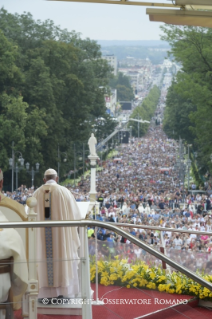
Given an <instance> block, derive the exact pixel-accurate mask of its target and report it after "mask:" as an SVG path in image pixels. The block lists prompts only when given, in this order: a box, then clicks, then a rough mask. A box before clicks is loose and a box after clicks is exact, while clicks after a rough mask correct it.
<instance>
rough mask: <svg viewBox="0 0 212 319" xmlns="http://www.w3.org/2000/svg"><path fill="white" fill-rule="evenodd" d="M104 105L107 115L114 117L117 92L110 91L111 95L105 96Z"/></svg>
mask: <svg viewBox="0 0 212 319" xmlns="http://www.w3.org/2000/svg"><path fill="white" fill-rule="evenodd" d="M105 104H106V108H107V113H108V114H110V115H111V116H115V114H116V109H117V90H116V89H115V90H114V89H111V95H110V96H109V95H105Z"/></svg>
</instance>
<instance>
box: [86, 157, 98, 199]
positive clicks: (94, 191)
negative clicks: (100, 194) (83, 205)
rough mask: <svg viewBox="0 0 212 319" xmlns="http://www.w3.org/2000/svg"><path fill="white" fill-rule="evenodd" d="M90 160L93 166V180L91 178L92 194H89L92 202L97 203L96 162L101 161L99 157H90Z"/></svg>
mask: <svg viewBox="0 0 212 319" xmlns="http://www.w3.org/2000/svg"><path fill="white" fill-rule="evenodd" d="M88 158H89V160H90V165H91V178H90V192H89V197H90V202H95V201H96V194H97V191H96V161H97V160H98V159H99V157H98V156H97V155H96V156H93V155H89V156H88Z"/></svg>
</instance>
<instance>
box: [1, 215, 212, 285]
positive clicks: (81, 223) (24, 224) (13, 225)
mask: <svg viewBox="0 0 212 319" xmlns="http://www.w3.org/2000/svg"><path fill="white" fill-rule="evenodd" d="M127 225H128V224H127ZM47 226H48V227H86V226H90V227H92V226H93V227H101V228H106V229H110V230H112V231H114V232H116V233H117V234H119V235H121V236H123V237H125V238H127V239H128V240H129V241H130V242H132V243H134V244H136V245H137V246H138V247H140V248H142V249H144V250H145V251H147V252H148V253H150V254H152V255H153V256H155V257H156V258H159V259H160V260H162V261H164V262H165V263H167V264H168V265H169V266H171V267H173V268H175V269H176V270H178V271H180V272H181V273H183V274H185V275H186V276H188V277H189V278H191V279H193V280H195V281H196V282H197V283H199V284H200V285H202V286H203V287H206V288H208V289H209V290H211V291H212V284H211V283H209V282H208V281H206V280H204V279H203V278H201V277H199V276H198V275H197V274H195V273H194V272H192V271H190V270H188V269H186V268H185V267H183V266H181V265H179V264H178V263H176V262H174V261H173V260H171V259H170V258H168V257H167V256H165V255H163V254H162V253H160V252H158V251H156V250H155V249H153V248H152V247H150V246H149V245H148V244H146V243H144V242H142V241H141V240H139V239H137V238H136V237H134V236H133V235H131V234H129V233H127V232H126V231H124V230H122V229H120V227H118V226H115V225H112V224H109V223H104V222H100V221H96V220H78V221H47V222H46V221H42V222H8V223H0V228H32V227H33V228H38V227H47ZM122 226H123V224H122ZM133 226H134V228H135V225H133ZM142 227H143V226H141V228H142ZM146 227H147V226H146ZM155 228H156V229H158V230H169V231H173V229H172V228H162V227H161V228H158V227H155ZM150 229H153V227H150ZM182 232H185V231H182ZM190 233H191V232H190ZM198 233H200V232H198ZM202 233H207V232H202ZM207 234H208V233H207Z"/></svg>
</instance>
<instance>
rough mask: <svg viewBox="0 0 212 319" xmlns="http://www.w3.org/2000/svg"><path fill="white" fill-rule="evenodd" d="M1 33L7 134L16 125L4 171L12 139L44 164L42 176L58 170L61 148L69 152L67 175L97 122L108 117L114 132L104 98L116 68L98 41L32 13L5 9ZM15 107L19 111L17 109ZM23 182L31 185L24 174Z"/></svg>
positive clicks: (0, 105) (1, 105)
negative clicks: (77, 148) (49, 169)
mask: <svg viewBox="0 0 212 319" xmlns="http://www.w3.org/2000/svg"><path fill="white" fill-rule="evenodd" d="M0 29H1V32H0V53H1V59H0V71H1V72H0V118H1V116H2V121H3V120H5V117H4V116H5V114H9V113H8V112H9V110H10V108H11V109H12V110H13V116H11V118H10V122H6V124H7V126H8V132H6V130H4V131H5V134H6V133H8V134H10V133H11V132H10V130H11V129H12V121H14V122H15V121H16V120H17V125H16V126H15V130H14V134H13V133H12V134H10V140H9V144H8V141H6V140H5V141H4V138H5V137H4V135H3V138H2V143H3V144H4V143H5V146H4V147H3V148H2V158H4V167H8V166H7V158H8V157H10V156H9V153H10V152H11V141H12V140H14V142H15V146H17V147H19V148H18V149H19V150H21V151H22V152H23V156H24V158H25V159H26V161H29V162H30V164H32V165H34V164H35V163H36V162H39V163H40V164H41V171H44V170H45V168H46V167H56V166H57V161H58V154H57V149H58V145H59V146H60V150H61V151H66V152H67V153H68V154H67V155H68V161H67V164H65V165H63V166H62V167H61V174H62V175H63V174H64V173H65V171H66V170H70V166H72V164H73V162H72V161H73V143H75V142H76V143H87V140H88V138H89V136H90V133H91V131H92V123H94V121H95V119H96V118H100V117H103V118H105V123H106V124H105V127H106V126H107V129H108V134H109V133H110V130H113V128H114V125H113V124H114V123H113V122H112V121H111V120H110V119H109V118H108V116H107V114H106V107H105V99H104V95H105V94H106V92H107V91H108V82H109V78H111V68H110V67H109V66H108V64H107V62H106V61H105V60H104V59H102V58H101V51H100V47H99V45H97V43H96V42H95V41H92V40H90V39H85V40H82V39H81V38H80V36H79V34H78V33H76V32H68V31H67V30H61V29H60V28H59V27H57V26H55V25H54V23H53V22H52V21H50V20H47V21H44V22H41V21H35V20H34V19H33V17H32V15H31V14H30V13H24V14H22V15H18V14H15V15H13V14H10V13H8V12H7V11H6V10H4V9H1V10H0ZM16 104H17V105H18V106H19V107H18V108H17V109H14V107H15V105H16ZM12 106H13V107H12ZM19 113H20V114H19ZM18 114H19V115H20V116H23V119H24V121H19V115H18ZM8 116H9V115H8ZM6 124H5V125H6ZM16 131H18V133H17V134H16ZM8 145H9V146H8ZM4 148H5V151H3V150H4ZM44 166H45V167H44ZM41 176H42V174H40V178H41ZM22 178H23V179H24V180H27V177H26V174H25V175H24V173H23V172H22Z"/></svg>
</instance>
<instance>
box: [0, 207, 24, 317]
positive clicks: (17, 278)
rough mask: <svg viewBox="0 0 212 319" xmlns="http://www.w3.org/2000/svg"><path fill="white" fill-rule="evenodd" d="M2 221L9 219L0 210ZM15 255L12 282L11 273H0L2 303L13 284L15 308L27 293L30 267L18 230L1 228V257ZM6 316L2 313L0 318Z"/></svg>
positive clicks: (0, 220)
mask: <svg viewBox="0 0 212 319" xmlns="http://www.w3.org/2000/svg"><path fill="white" fill-rule="evenodd" d="M0 222H1V223H3V222H8V219H7V218H6V217H5V216H4V214H3V213H2V212H1V211H0ZM9 257H13V261H14V264H13V274H12V282H11V281H10V275H9V273H6V274H0V303H1V302H4V301H6V300H7V298H8V292H9V289H10V287H11V286H12V292H13V297H14V300H13V302H14V305H13V307H14V308H18V307H17V302H20V301H21V297H22V295H23V294H24V293H25V291H26V289H27V285H28V268H27V261H26V255H25V249H24V245H23V242H22V239H21V237H20V235H19V234H18V232H17V231H16V230H15V229H13V228H0V259H7V258H9ZM3 317H4V316H3V315H2V314H1V310H0V318H3Z"/></svg>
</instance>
